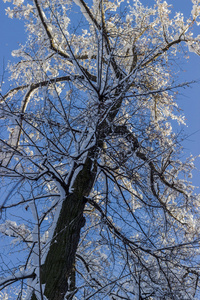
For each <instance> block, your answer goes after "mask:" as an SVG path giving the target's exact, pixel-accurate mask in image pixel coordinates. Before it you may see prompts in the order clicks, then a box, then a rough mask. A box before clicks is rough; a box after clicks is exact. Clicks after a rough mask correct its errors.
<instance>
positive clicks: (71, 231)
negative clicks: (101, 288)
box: [41, 154, 96, 300]
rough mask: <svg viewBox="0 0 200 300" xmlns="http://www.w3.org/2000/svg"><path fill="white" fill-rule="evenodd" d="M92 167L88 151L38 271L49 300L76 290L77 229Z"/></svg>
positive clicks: (78, 231)
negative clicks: (40, 269)
mask: <svg viewBox="0 0 200 300" xmlns="http://www.w3.org/2000/svg"><path fill="white" fill-rule="evenodd" d="M92 167H93V161H92V160H91V158H89V154H88V158H87V159H86V161H85V163H84V166H83V168H82V170H81V171H79V173H78V174H77V176H76V179H75V181H74V184H73V193H72V194H69V195H68V196H67V197H66V199H65V200H64V201H63V204H62V208H61V212H60V215H59V218H58V221H57V225H56V228H55V231H54V235H53V239H52V241H51V245H50V249H49V252H48V254H47V257H46V260H45V263H44V265H43V266H42V272H41V273H42V274H41V277H42V283H43V284H45V291H44V294H45V296H46V297H47V298H48V299H49V300H63V299H64V295H65V294H66V292H67V291H69V292H72V293H73V291H74V290H75V270H74V268H75V255H76V250H77V247H78V243H79V239H80V231H81V228H82V227H83V226H84V224H85V218H84V216H83V211H84V207H85V203H86V198H85V197H86V196H88V194H89V192H90V191H91V189H92V186H93V183H94V179H95V175H96V170H92ZM69 299H70V297H69ZM71 299H72V298H71Z"/></svg>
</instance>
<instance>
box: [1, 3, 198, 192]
mask: <svg viewBox="0 0 200 300" xmlns="http://www.w3.org/2000/svg"><path fill="white" fill-rule="evenodd" d="M0 1H1V2H0V75H2V74H3V69H4V68H5V67H6V65H7V62H8V61H9V60H11V61H13V57H12V56H11V51H12V50H14V49H17V48H18V44H19V43H22V44H23V43H24V42H25V41H26V33H25V29H24V26H23V22H20V21H19V20H16V19H9V18H8V17H7V16H5V12H4V9H5V8H6V7H7V6H9V4H10V3H6V4H4V2H3V1H2V0H0ZM130 2H131V1H130ZM153 2H154V1H153V0H142V3H144V4H153ZM167 2H168V3H171V4H173V7H174V9H175V10H177V11H181V12H183V13H184V14H185V15H186V16H188V15H189V14H190V11H191V7H192V3H191V0H168V1H167ZM195 33H196V34H199V33H200V27H199V28H195ZM3 64H4V65H3ZM181 68H182V69H183V70H184V71H185V72H183V73H182V74H181V75H180V76H181V77H180V78H181V80H183V81H191V80H199V81H200V57H199V56H197V55H195V54H194V53H191V57H190V59H189V60H188V63H187V64H183V65H182V66H181ZM5 75H7V74H5ZM6 77H7V76H5V78H6ZM178 103H179V105H180V107H181V108H183V110H184V113H185V115H186V120H187V125H188V127H186V128H185V132H186V133H187V134H188V139H187V140H186V141H185V142H184V143H183V145H184V147H185V150H186V153H187V155H190V154H194V155H198V154H200V82H199V83H198V84H195V85H193V86H192V87H189V88H186V89H182V90H180V95H179V96H178ZM197 167H198V169H200V159H198V161H197ZM199 175H200V174H197V173H196V174H195V179H194V183H195V184H196V185H199V186H200V179H199V178H200V176H199Z"/></svg>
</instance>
